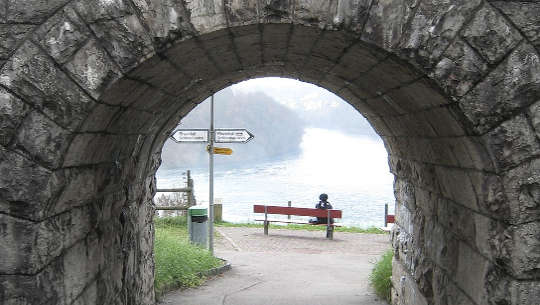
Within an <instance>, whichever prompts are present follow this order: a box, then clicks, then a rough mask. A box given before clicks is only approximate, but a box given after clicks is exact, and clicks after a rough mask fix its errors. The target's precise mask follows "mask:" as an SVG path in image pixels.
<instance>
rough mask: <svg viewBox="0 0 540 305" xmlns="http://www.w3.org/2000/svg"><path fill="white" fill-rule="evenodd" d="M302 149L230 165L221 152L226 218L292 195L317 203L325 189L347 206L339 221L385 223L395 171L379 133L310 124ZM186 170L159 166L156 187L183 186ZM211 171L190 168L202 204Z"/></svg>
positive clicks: (241, 218) (218, 174)
mask: <svg viewBox="0 0 540 305" xmlns="http://www.w3.org/2000/svg"><path fill="white" fill-rule="evenodd" d="M245 145H250V144H249V143H248V144H245ZM301 150H302V152H301V154H300V155H299V156H298V157H297V158H293V159H288V160H277V161H269V162H263V163H258V164H250V165H249V166H248V165H244V166H238V165H235V166H228V165H227V164H226V161H223V160H221V159H223V158H226V156H219V158H220V162H219V164H217V165H216V167H215V171H214V172H215V173H214V178H215V179H214V181H215V182H214V189H215V191H214V192H215V195H214V197H215V198H216V201H217V202H216V203H218V202H219V201H220V202H221V203H222V204H223V218H224V220H226V221H230V222H252V221H253V220H254V219H255V218H256V216H259V217H258V218H260V215H256V214H253V212H252V211H253V204H267V205H287V201H289V200H290V201H292V205H293V206H298V207H314V206H315V204H316V203H317V202H318V197H319V194H321V193H326V194H328V196H329V201H330V202H331V203H332V205H333V206H334V208H335V209H341V210H343V219H342V220H341V221H340V222H342V223H344V224H345V225H348V226H357V227H363V228H366V227H372V226H377V227H379V226H382V225H383V217H384V204H385V203H388V204H389V208H390V213H391V214H393V212H394V193H393V188H392V185H393V175H392V174H390V172H389V168H388V155H387V153H386V150H385V148H384V145H383V143H382V140H381V139H375V138H373V137H368V136H356V135H347V134H343V133H341V132H339V131H334V130H326V129H320V128H307V129H306V130H305V133H304V136H303V139H302V143H301ZM224 160H226V159H224ZM185 170H186V169H176V170H163V169H160V170H158V173H157V186H158V188H168V187H179V186H183V185H182V183H181V181H182V173H183V172H184V171H185ZM208 176H209V175H208V169H207V168H196V169H192V177H193V179H194V183H195V196H196V199H197V202H198V204H203V205H207V204H208Z"/></svg>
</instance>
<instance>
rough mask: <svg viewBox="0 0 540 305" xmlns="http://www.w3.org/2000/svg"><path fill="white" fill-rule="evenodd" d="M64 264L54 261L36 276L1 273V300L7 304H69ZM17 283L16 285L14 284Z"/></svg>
mask: <svg viewBox="0 0 540 305" xmlns="http://www.w3.org/2000/svg"><path fill="white" fill-rule="evenodd" d="M62 282H63V266H62V263H61V260H56V261H53V262H52V263H51V264H50V265H48V266H47V267H46V268H45V269H44V270H42V271H41V272H39V273H38V274H36V275H35V276H28V275H0V291H2V293H1V294H0V302H2V304H5V305H20V304H40V303H41V304H43V303H44V302H45V303H46V302H48V303H49V304H58V305H67V304H66V303H65V299H64V286H63V284H62ZM13 283H16V285H13Z"/></svg>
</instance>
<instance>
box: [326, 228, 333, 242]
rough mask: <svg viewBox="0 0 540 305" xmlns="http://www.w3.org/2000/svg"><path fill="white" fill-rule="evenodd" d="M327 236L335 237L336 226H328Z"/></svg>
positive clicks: (329, 237)
mask: <svg viewBox="0 0 540 305" xmlns="http://www.w3.org/2000/svg"><path fill="white" fill-rule="evenodd" d="M326 238H328V239H334V226H326Z"/></svg>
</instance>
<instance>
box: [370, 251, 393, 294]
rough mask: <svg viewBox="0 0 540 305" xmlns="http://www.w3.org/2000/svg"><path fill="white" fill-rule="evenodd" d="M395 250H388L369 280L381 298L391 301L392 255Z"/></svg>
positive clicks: (374, 268) (376, 265)
mask: <svg viewBox="0 0 540 305" xmlns="http://www.w3.org/2000/svg"><path fill="white" fill-rule="evenodd" d="M393 256H394V252H393V251H392V250H388V251H386V252H385V253H384V254H383V256H382V257H381V259H380V260H379V261H378V262H377V263H376V264H375V267H373V270H372V271H371V274H370V275H369V281H370V283H371V286H373V288H374V289H375V293H376V294H377V295H378V296H379V297H380V298H381V299H384V300H386V302H388V303H390V292H391V288H392V281H391V277H392V257H393Z"/></svg>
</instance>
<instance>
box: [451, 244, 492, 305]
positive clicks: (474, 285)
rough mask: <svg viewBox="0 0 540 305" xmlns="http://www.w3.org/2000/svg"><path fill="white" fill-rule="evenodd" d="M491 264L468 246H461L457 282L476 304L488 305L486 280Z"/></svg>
mask: <svg viewBox="0 0 540 305" xmlns="http://www.w3.org/2000/svg"><path fill="white" fill-rule="evenodd" d="M490 267H491V263H490V262H489V261H488V260H487V259H486V258H484V257H483V256H481V255H480V254H478V252H476V251H475V250H473V249H472V248H471V247H469V246H468V245H467V244H465V243H463V242H461V243H460V244H459V258H458V263H457V272H456V275H455V282H456V283H457V285H458V286H459V287H460V288H461V289H462V290H463V291H464V292H465V293H466V294H467V295H469V296H470V297H471V298H472V300H473V301H474V302H475V303H476V304H487V297H488V296H487V290H486V287H485V278H486V276H487V274H488V271H489V268H490Z"/></svg>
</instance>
